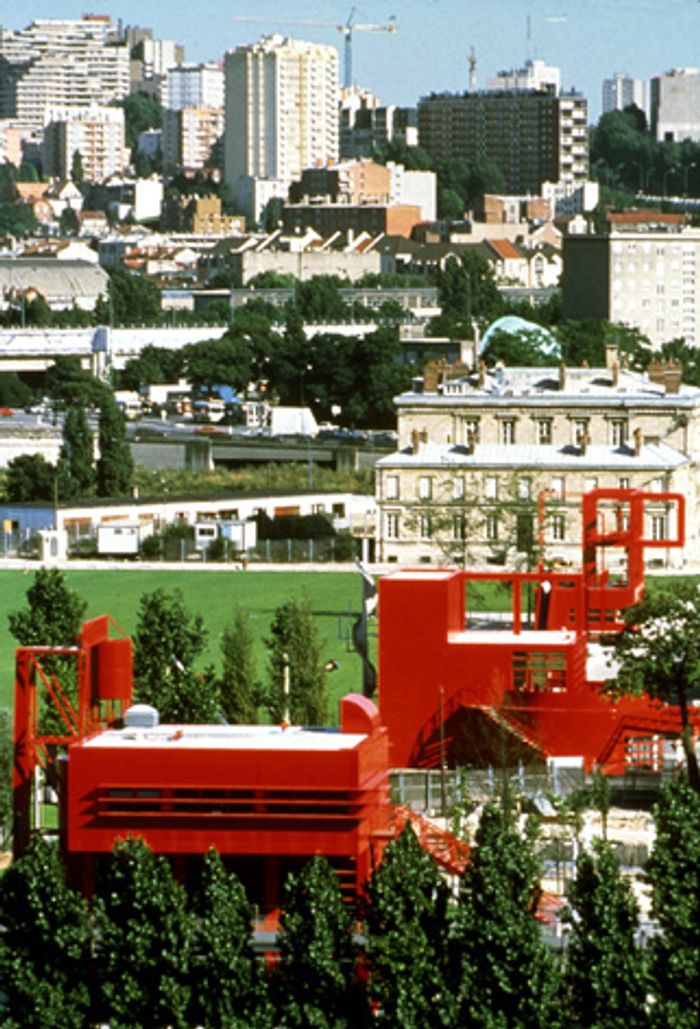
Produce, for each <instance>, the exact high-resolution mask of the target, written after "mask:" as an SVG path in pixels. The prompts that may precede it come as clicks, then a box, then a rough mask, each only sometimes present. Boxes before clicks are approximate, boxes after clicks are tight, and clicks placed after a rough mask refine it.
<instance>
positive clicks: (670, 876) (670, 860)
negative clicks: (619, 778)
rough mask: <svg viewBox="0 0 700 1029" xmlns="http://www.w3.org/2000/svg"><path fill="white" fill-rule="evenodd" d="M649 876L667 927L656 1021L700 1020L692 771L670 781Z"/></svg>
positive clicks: (658, 951)
mask: <svg viewBox="0 0 700 1029" xmlns="http://www.w3.org/2000/svg"><path fill="white" fill-rule="evenodd" d="M654 817H655V823H656V838H655V841H654V848H653V850H652V853H651V856H650V858H649V861H648V862H647V865H646V868H645V870H644V872H645V879H646V881H647V883H648V884H649V885H650V886H651V914H652V917H653V918H655V919H656V921H657V922H658V925H659V929H660V930H661V931H660V932H659V933H658V934H657V935H654V936H653V937H652V941H651V945H650V946H651V994H652V997H653V1006H652V1024H653V1025H654V1026H655V1027H658V1029H666V1027H673V1029H691V1027H692V1029H695V1027H696V1026H697V1025H698V1024H700V877H699V876H698V855H699V854H700V794H698V792H697V790H696V789H694V788H693V787H692V785H691V784H690V782H689V781H688V778H687V776H686V775H679V776H678V777H676V778H675V779H674V780H673V781H672V782H669V783H665V784H664V787H663V789H662V793H661V798H660V800H659V803H658V804H657V806H656V808H655V809H654Z"/></svg>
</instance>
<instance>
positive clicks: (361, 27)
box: [231, 7, 399, 87]
mask: <svg viewBox="0 0 700 1029" xmlns="http://www.w3.org/2000/svg"><path fill="white" fill-rule="evenodd" d="M355 11H356V8H355V7H352V8H351V9H350V14H349V15H348V17H347V19H346V21H345V22H344V23H343V24H342V25H339V24H338V23H337V22H334V21H318V20H316V19H315V18H249V17H247V16H245V15H241V16H234V17H233V18H231V21H235V22H247V23H250V22H267V23H269V24H273V25H295V26H307V27H309V28H319V29H335V30H336V31H337V32H342V34H343V39H344V40H345V49H344V55H343V85H344V86H346V87H349V86H352V84H353V81H352V37H353V35H354V34H355V33H356V32H392V33H393V32H398V31H399V26H398V24H397V21H396V15H395V14H392V15H391V17H390V18H389V19H388V20H387V21H386V22H385V24H383V25H373V24H363V23H356V22H355Z"/></svg>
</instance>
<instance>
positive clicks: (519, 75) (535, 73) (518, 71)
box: [486, 60, 561, 96]
mask: <svg viewBox="0 0 700 1029" xmlns="http://www.w3.org/2000/svg"><path fill="white" fill-rule="evenodd" d="M486 88H487V89H491V90H499V89H552V90H553V91H554V94H555V95H556V96H558V95H559V93H560V92H561V71H560V70H559V68H555V67H553V66H550V65H547V64H545V63H544V61H539V60H534V61H532V60H527V61H525V64H524V66H523V67H522V68H511V69H510V70H509V71H499V72H498V74H497V75H496V76H495V78H492V79H489V80H488V82H487V83H486Z"/></svg>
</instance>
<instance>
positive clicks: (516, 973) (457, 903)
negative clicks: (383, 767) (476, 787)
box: [0, 777, 700, 1029]
mask: <svg viewBox="0 0 700 1029" xmlns="http://www.w3.org/2000/svg"><path fill="white" fill-rule="evenodd" d="M656 825H657V836H656V842H655V845H654V849H653V852H652V855H651V857H650V860H649V862H648V864H647V868H646V872H645V880H646V882H647V885H648V887H649V889H650V892H651V903H652V915H653V917H654V918H655V920H656V922H657V926H658V931H657V932H656V933H655V934H654V935H653V937H652V939H651V941H650V942H649V944H648V946H647V947H646V948H642V947H640V943H639V936H638V930H639V912H638V907H637V903H636V901H635V898H634V894H633V891H632V888H631V885H630V883H629V881H628V880H627V879H626V878H625V877H623V876H622V874H621V871H620V866H619V862H618V860H617V858H616V856H615V853H614V851H613V849H612V848H611V847H610V845H609V844H607V843H605V842H604V841H602V840H598V841H596V842H595V843H594V845H593V847H592V849H591V850H590V851H584V852H583V853H582V854H581V856H580V857H579V860H578V865H577V874H576V878H575V879H574V881H573V882H572V884H571V890H570V894H569V897H568V905H567V908H566V910H565V913H564V924H565V925H566V926H567V930H566V933H565V937H564V947H563V949H562V950H561V952H556V951H551V950H549V949H548V948H547V946H546V945H545V943H544V941H543V936H542V933H541V926H540V923H539V921H538V919H537V917H536V910H537V905H538V898H539V895H540V885H539V868H538V861H537V858H536V849H535V847H536V837H537V832H536V827H535V826H534V825H533V824H532V823H531V822H527V823H526V824H524V825H522V824H520V825H519V824H518V823H517V822H516V820H515V818H514V817H513V814H512V811H511V810H510V809H509V808H508V806H507V805H506V806H504V807H502V808H499V807H498V806H495V805H487V806H486V807H485V808H484V809H483V812H482V814H481V818H480V822H479V826H478V829H477V832H476V836H475V839H474V841H473V847H472V851H471V855H470V860H469V863H468V866H467V868H466V870H465V872H464V874H463V876H462V877H461V880H460V881H459V883H458V886H457V889H456V890H455V891H454V892H451V891H450V890H449V889H448V886H447V883H446V881H445V880H444V878H443V876H442V874H441V873H440V872H439V870H438V868H437V867H436V865H435V864H434V862H433V860H432V858H431V857H430V856H429V855H428V854H427V853H425V852H424V851H423V850H422V849H421V847H420V845H419V844H418V842H417V839H416V837H415V835H414V833H413V831H412V829H411V828H410V827H406V828H404V831H403V832H402V833H401V834H400V835H399V836H398V837H397V838H396V839H395V840H394V841H393V842H391V843H390V844H389V845H388V847H387V848H386V851H385V854H384V858H383V860H382V862H381V864H380V865H379V867H378V868H377V870H376V871H375V872H374V874H373V875H372V877H371V879H370V881H369V883H368V884H367V888H366V894H365V896H364V897H363V898H362V899H361V901H360V904H359V906H357V907H355V908H351V907H349V906H348V905H347V904H346V903H344V902H343V900H342V897H341V892H340V887H339V882H338V879H337V876H336V873H335V872H334V870H333V868H332V867H331V865H330V864H329V862H328V861H327V860H326V859H325V858H323V857H320V856H319V857H316V858H314V859H313V860H311V861H310V862H309V863H308V864H307V865H305V866H304V867H303V868H302V869H301V870H300V871H299V872H297V873H296V874H292V875H290V876H289V878H288V879H287V882H286V885H285V889H284V898H283V910H282V915H281V924H280V931H279V934H278V939H277V947H278V951H279V959H278V960H277V962H276V963H274V964H273V965H272V966H268V967H267V968H265V967H263V965H262V964H261V963H260V961H259V959H258V958H257V957H256V955H255V951H254V949H253V940H252V924H251V908H250V905H249V902H248V899H247V897H246V894H245V891H244V888H243V886H242V884H241V882H240V881H239V880H238V879H237V878H236V876H235V875H234V874H233V873H231V872H229V871H227V870H226V867H225V864H224V862H223V861H222V860H221V858H220V856H219V855H218V854H217V853H216V852H215V851H210V852H209V853H208V854H207V855H206V856H205V857H204V859H203V861H202V862H201V868H200V874H199V876H198V879H197V882H196V883H195V885H194V887H193V889H191V891H190V892H189V894H188V893H186V892H185V890H184V889H183V887H182V886H180V885H179V884H178V883H177V882H176V881H175V879H174V878H173V875H172V872H171V870H170V866H169V865H168V862H167V860H166V859H165V858H163V857H161V856H155V855H153V854H152V853H151V852H150V850H149V849H148V848H147V847H146V845H145V844H144V843H143V842H142V841H141V840H139V839H131V838H129V839H126V840H124V841H121V842H119V843H117V845H116V846H115V848H114V851H113V853H112V855H111V858H110V859H109V860H108V861H107V862H106V863H105V864H104V865H103V866H102V868H101V872H100V874H99V876H98V882H97V888H96V893H95V896H94V897H93V898H92V902H91V904H88V903H87V902H86V901H85V899H84V898H83V897H82V896H79V895H78V894H76V893H74V892H72V891H71V890H70V889H69V888H68V887H67V886H66V883H65V879H64V875H63V869H62V867H61V864H60V861H59V859H58V857H57V855H56V852H55V850H54V849H53V847H52V846H50V845H48V844H46V843H44V842H42V841H41V840H40V839H35V840H34V841H33V843H32V845H31V848H30V850H29V852H28V853H27V855H26V856H25V857H24V858H22V859H21V860H19V861H18V862H16V863H15V864H14V865H13V866H11V868H10V869H9V870H8V871H7V872H6V873H5V875H4V877H3V878H2V880H0V924H2V926H3V933H2V935H1V937H0V976H1V977H2V981H3V986H4V989H5V991H6V995H7V1004H6V1012H5V1020H4V1022H3V1024H4V1025H6V1026H8V1029H19V1027H22V1029H25V1027H26V1026H44V1027H47V1029H49V1027H51V1029H53V1027H55V1026H58V1025H60V1026H62V1027H65V1029H70V1027H72V1026H75V1027H76V1029H77V1027H81V1029H82V1027H84V1026H89V1025H93V1024H97V1023H105V1022H109V1024H110V1026H112V1029H120V1027H127V1026H134V1027H135V1026H145V1025H148V1026H153V1027H154V1029H158V1027H165V1026H172V1027H182V1029H185V1027H189V1026H195V1025H201V1026H206V1027H207V1029H217V1027H222V1029H223V1027H229V1029H235V1027H240V1029H244V1027H245V1029H249V1027H260V1029H263V1027H272V1026H277V1027H295V1029H296V1027H299V1029H301V1027H311V1026H316V1027H328V1029H331V1027H333V1029H343V1027H348V1029H361V1027H362V1026H370V1025H385V1026H391V1027H392V1029H415V1027H417V1026H421V1027H426V1029H429V1027H435V1029H438V1027H439V1029H448V1027H451V1026H454V1027H457V1026H460V1027H466V1029H483V1027H494V1029H496V1027H499V1029H500V1027H503V1029H506V1027H509V1026H513V1027H523V1029H525V1027H527V1029H530V1027H532V1029H540V1027H542V1029H544V1027H547V1029H559V1027H561V1029H569V1027H572V1026H579V1027H586V1029H642V1027H653V1029H670V1027H672V1029H695V1027H696V1026H697V1024H698V1019H699V1018H700V991H699V990H698V979H697V976H698V968H699V967H700V928H699V926H700V920H699V919H698V917H697V914H698V904H699V903H700V891H699V888H698V879H697V859H698V853H699V850H700V797H699V796H698V794H697V793H696V792H695V791H694V790H692V789H690V787H689V786H688V784H687V781H686V780H685V778H683V777H681V778H679V779H677V780H676V781H674V782H672V783H671V784H670V785H668V786H667V788H666V789H665V791H664V793H663V795H662V797H661V800H660V802H659V804H658V807H657V809H656Z"/></svg>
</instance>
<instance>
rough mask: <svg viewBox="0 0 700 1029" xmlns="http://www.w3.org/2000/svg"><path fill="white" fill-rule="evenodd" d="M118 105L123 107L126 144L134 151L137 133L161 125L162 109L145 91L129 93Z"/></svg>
mask: <svg viewBox="0 0 700 1029" xmlns="http://www.w3.org/2000/svg"><path fill="white" fill-rule="evenodd" d="M118 106H119V107H122V108H123V109H124V123H125V124H124V135H125V140H126V145H127V146H128V147H129V148H130V149H131V151H132V153H135V152H136V149H137V145H138V138H139V133H141V132H146V131H147V130H148V129H159V128H160V127H161V123H162V118H163V111H162V108H161V106H160V104H159V103H158V101H157V100H156V99H155V97H152V96H148V95H146V94H145V93H129V95H128V96H126V97H124V99H123V100H120V101H119V102H118Z"/></svg>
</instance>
